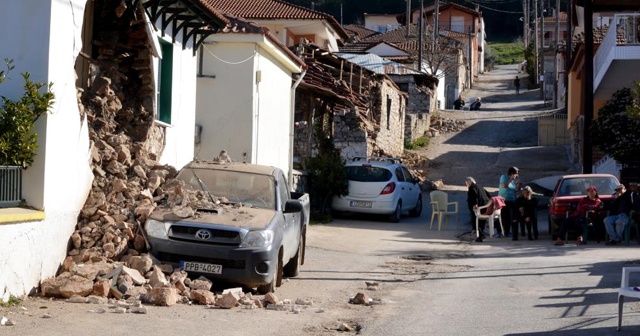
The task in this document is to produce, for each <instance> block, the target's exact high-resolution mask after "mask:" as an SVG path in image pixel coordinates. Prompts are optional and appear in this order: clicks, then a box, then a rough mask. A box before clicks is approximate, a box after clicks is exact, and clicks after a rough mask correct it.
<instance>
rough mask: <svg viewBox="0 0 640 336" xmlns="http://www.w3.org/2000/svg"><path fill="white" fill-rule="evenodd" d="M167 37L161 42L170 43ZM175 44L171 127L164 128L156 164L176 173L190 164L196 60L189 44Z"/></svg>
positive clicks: (194, 115) (191, 157)
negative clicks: (170, 168) (170, 167)
mask: <svg viewBox="0 0 640 336" xmlns="http://www.w3.org/2000/svg"><path fill="white" fill-rule="evenodd" d="M157 26H161V23H158V24H157ZM169 36H170V35H165V40H167V41H169V42H171V38H170V37H169ZM178 40H179V39H178ZM176 43H177V44H176V45H175V46H174V48H173V72H172V78H173V81H174V82H173V85H172V87H171V90H172V97H171V126H170V127H167V128H166V133H165V134H166V135H165V140H166V141H165V147H164V151H163V152H162V156H161V157H160V159H159V162H160V163H161V164H169V165H172V166H174V167H176V168H178V169H180V168H182V167H184V166H185V165H186V164H187V163H189V162H190V161H192V160H193V153H194V148H195V145H194V137H195V127H194V126H195V124H196V113H195V111H196V70H197V58H196V57H195V56H194V54H193V49H191V45H192V44H191V41H189V42H188V43H187V44H186V48H185V49H184V50H183V49H182V45H181V41H177V42H176ZM156 63H157V62H156ZM156 69H157V64H156ZM156 74H157V71H156Z"/></svg>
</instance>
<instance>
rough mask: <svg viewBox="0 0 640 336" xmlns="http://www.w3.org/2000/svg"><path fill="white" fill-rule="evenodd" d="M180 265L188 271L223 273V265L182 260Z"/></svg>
mask: <svg viewBox="0 0 640 336" xmlns="http://www.w3.org/2000/svg"><path fill="white" fill-rule="evenodd" d="M180 267H181V268H182V269H183V270H185V271H187V272H200V273H210V274H222V265H214V264H205V263H199V262H192V261H181V262H180Z"/></svg>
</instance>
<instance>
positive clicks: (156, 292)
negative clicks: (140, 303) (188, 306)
mask: <svg viewBox="0 0 640 336" xmlns="http://www.w3.org/2000/svg"><path fill="white" fill-rule="evenodd" d="M146 298H147V300H148V301H149V303H151V304H154V305H156V306H172V305H174V304H176V303H177V302H178V293H177V292H176V289H175V288H172V287H154V288H152V289H151V291H149V293H147V295H146Z"/></svg>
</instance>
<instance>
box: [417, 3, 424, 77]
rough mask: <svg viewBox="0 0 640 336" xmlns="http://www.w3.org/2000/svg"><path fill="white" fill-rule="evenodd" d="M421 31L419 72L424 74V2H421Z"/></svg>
mask: <svg viewBox="0 0 640 336" xmlns="http://www.w3.org/2000/svg"><path fill="white" fill-rule="evenodd" d="M418 22H420V29H418V71H419V72H422V54H423V52H424V50H423V49H424V46H423V44H424V43H423V41H424V0H420V19H419V20H418Z"/></svg>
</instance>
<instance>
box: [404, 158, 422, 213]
mask: <svg viewBox="0 0 640 336" xmlns="http://www.w3.org/2000/svg"><path fill="white" fill-rule="evenodd" d="M402 172H403V173H404V175H405V180H406V181H407V196H406V197H407V201H406V202H407V207H408V208H409V209H413V208H415V207H416V203H417V202H418V197H419V196H420V193H421V192H422V191H421V190H420V185H419V184H418V183H415V182H414V181H415V179H414V177H413V175H411V172H410V171H409V169H407V167H402Z"/></svg>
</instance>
